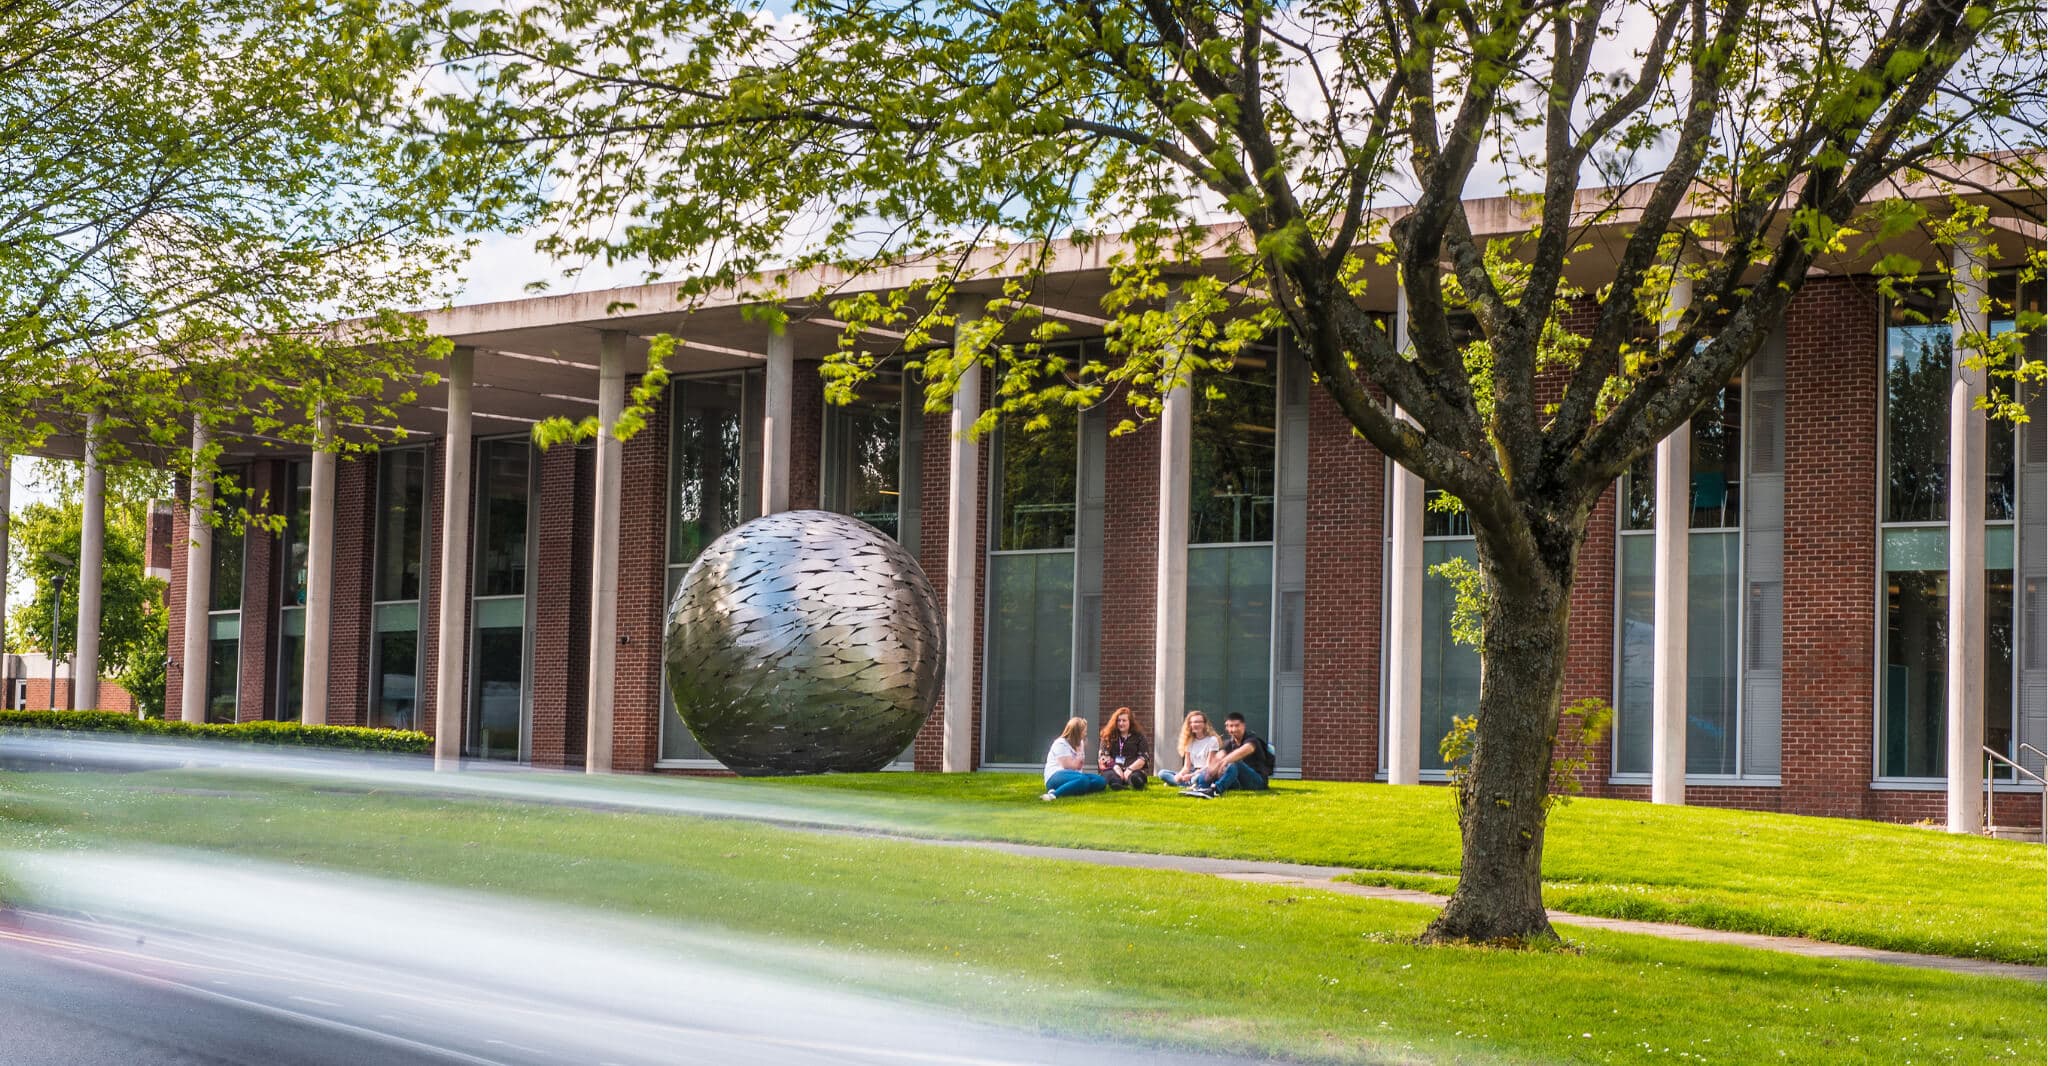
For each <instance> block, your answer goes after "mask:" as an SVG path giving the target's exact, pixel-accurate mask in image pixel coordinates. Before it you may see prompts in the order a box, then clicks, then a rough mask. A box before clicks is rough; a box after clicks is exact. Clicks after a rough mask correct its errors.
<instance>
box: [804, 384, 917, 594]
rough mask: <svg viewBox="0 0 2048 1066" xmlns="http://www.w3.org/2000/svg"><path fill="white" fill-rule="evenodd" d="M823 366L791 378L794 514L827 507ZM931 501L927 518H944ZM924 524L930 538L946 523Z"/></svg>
mask: <svg viewBox="0 0 2048 1066" xmlns="http://www.w3.org/2000/svg"><path fill="white" fill-rule="evenodd" d="M824 365H825V364H823V363H819V362H815V361H808V360H798V361H797V363H796V367H795V371H794V373H792V375H791V378H792V382H791V390H792V391H791V393H790V397H789V407H790V416H789V509H790V510H792V511H801V510H804V509H805V508H813V507H822V506H824V504H823V503H822V502H820V501H821V500H822V499H823V497H822V496H820V492H821V491H822V485H821V483H820V480H819V474H820V471H819V469H818V467H819V464H820V462H822V461H823V457H824V442H825V379H824V378H821V377H819V376H818V369H819V368H820V367H822V366H824ZM925 439H926V440H927V441H931V440H939V441H943V440H945V439H946V438H945V436H944V434H943V433H941V435H940V436H938V437H929V436H928V437H926V438H925ZM930 447H931V445H926V448H927V450H929V448H930ZM942 450H943V449H942ZM938 498H940V499H944V498H945V493H940V494H939V497H938ZM932 499H933V498H932V497H930V496H926V497H925V498H924V500H925V502H924V513H925V514H926V515H927V516H940V515H943V514H944V513H945V512H944V511H940V510H937V509H935V507H934V505H933V503H932ZM924 524H925V527H926V530H925V536H927V537H929V536H931V530H930V527H931V526H933V525H934V524H943V523H935V522H934V521H933V518H932V517H927V518H926V519H925V523H924ZM940 539H941V540H943V539H944V538H943V537H941V538H940ZM925 576H926V577H929V578H931V579H932V584H933V585H934V586H936V585H937V584H939V582H940V581H941V580H942V579H941V578H940V577H938V576H937V575H935V574H933V573H932V571H930V570H929V569H927V570H926V571H925Z"/></svg>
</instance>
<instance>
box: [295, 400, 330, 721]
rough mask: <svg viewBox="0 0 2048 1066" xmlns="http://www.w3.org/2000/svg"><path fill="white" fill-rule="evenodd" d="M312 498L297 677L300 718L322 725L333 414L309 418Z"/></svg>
mask: <svg viewBox="0 0 2048 1066" xmlns="http://www.w3.org/2000/svg"><path fill="white" fill-rule="evenodd" d="M314 426H315V432H316V434H317V435H318V437H319V447H318V448H317V449H315V451H314V452H313V477H312V485H311V488H312V490H313V499H312V501H311V503H310V505H309V506H308V507H307V510H306V629H305V639H304V641H303V643H304V648H303V649H302V659H301V665H302V669H301V670H300V674H301V676H300V681H299V693H300V700H299V720H300V721H301V722H304V723H305V724H307V725H326V724H327V682H328V675H329V673H330V669H329V659H330V655H331V652H332V649H331V648H330V647H329V645H330V643H331V642H332V641H333V639H334V638H333V634H334V432H335V426H334V417H333V416H332V415H326V414H323V415H321V416H319V417H318V418H317V419H315V420H314Z"/></svg>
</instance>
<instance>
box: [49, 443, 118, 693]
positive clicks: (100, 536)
mask: <svg viewBox="0 0 2048 1066" xmlns="http://www.w3.org/2000/svg"><path fill="white" fill-rule="evenodd" d="M100 422H101V416H100V413H99V412H98V411H93V412H92V413H90V414H88V415H86V416H85V491H84V494H83V499H82V500H81V501H80V502H81V504H82V506H83V512H84V513H83V515H82V520H81V522H80V523H79V532H78V646H77V649H76V654H75V655H74V656H73V658H72V660H71V662H72V667H71V676H72V679H73V680H72V684H71V709H72V710H75V711H80V710H84V711H90V710H98V709H99V705H100V614H101V612H100V593H101V590H102V585H103V579H104V575H105V571H106V559H107V472H106V469H105V468H104V467H102V466H101V465H100V448H99V437H100ZM54 695H55V694H54V693H53V694H52V696H53V697H54Z"/></svg>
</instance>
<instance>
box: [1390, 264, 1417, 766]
mask: <svg viewBox="0 0 2048 1066" xmlns="http://www.w3.org/2000/svg"><path fill="white" fill-rule="evenodd" d="M1394 337H1395V343H1396V344H1399V345H1400V347H1401V350H1402V351H1403V352H1405V351H1407V350H1408V347H1409V342H1408V290H1407V289H1406V288H1405V287H1404V288H1402V289H1400V290H1399V292H1398V293H1397V295H1396V296H1395V304H1394ZM1395 413H1396V414H1397V415H1399V414H1400V412H1399V411H1398V410H1397V411H1396V412H1395ZM1387 465H1388V468H1389V469H1390V470H1391V471H1392V477H1391V478H1390V484H1389V485H1388V486H1387V538H1388V545H1387V735H1386V738H1385V742H1386V746H1387V782H1388V783H1389V784H1394V785H1413V784H1418V783H1420V782H1421V780H1422V579H1423V573H1422V515H1423V504H1424V499H1423V495H1424V494H1423V486H1422V475H1420V474H1417V473H1415V472H1414V471H1412V470H1410V469H1408V468H1407V467H1405V466H1402V465H1401V464H1400V463H1396V462H1391V461H1390V462H1389V463H1388V464H1387Z"/></svg>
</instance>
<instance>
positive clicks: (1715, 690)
mask: <svg viewBox="0 0 2048 1066" xmlns="http://www.w3.org/2000/svg"><path fill="white" fill-rule="evenodd" d="M1695 502H1697V501H1695ZM1693 513H1694V515H1695V516H1697V515H1698V513H1699V511H1698V508H1697V506H1696V507H1695V508H1694V512H1693ZM1637 539H1640V538H1637ZM1651 539H1652V541H1654V540H1655V538H1651ZM1741 551H1742V544H1741V535H1740V534H1737V533H1694V534H1692V542H1691V543H1690V544H1689V545H1688V546H1687V555H1688V556H1689V567H1688V569H1689V570H1690V573H1691V576H1690V578H1689V580H1688V581H1687V585H1688V588H1687V590H1686V635H1685V660H1686V661H1685V684H1686V691H1685V772H1686V773H1688V774H1733V773H1735V760H1736V755H1737V751H1736V741H1737V736H1736V725H1735V704H1736V691H1737V686H1738V684H1739V681H1740V678H1739V677H1738V674H1737V670H1736V657H1737V655H1738V654H1739V647H1738V641H1739V639H1740V637H1739V633H1740V627H1741V610H1742V565H1741V563H1742V558H1741Z"/></svg>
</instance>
